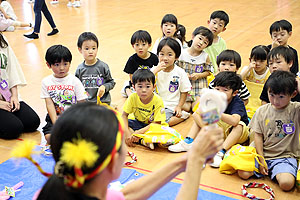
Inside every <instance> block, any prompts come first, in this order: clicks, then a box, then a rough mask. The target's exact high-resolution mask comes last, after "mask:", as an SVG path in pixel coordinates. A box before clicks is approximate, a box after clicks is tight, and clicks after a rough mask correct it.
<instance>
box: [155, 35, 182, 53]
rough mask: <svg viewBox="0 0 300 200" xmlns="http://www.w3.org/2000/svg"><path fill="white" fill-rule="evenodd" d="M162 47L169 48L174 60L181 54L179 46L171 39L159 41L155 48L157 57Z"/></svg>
mask: <svg viewBox="0 0 300 200" xmlns="http://www.w3.org/2000/svg"><path fill="white" fill-rule="evenodd" d="M164 46H169V47H170V48H171V49H172V50H173V51H174V52H175V58H179V56H180V54H181V46H180V44H179V43H178V42H177V41H176V40H175V39H173V38H165V39H162V40H161V41H160V43H159V44H158V47H157V55H159V52H160V51H161V49H162V48H163V47H164Z"/></svg>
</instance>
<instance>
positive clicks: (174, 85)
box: [169, 76, 179, 93]
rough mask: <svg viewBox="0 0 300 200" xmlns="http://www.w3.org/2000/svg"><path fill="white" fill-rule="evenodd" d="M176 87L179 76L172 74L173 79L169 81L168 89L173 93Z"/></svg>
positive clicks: (177, 86)
mask: <svg viewBox="0 0 300 200" xmlns="http://www.w3.org/2000/svg"><path fill="white" fill-rule="evenodd" d="M178 88H179V76H173V80H172V81H170V84H169V91H170V92H172V93H173V92H176V90H178Z"/></svg>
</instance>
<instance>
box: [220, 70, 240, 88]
mask: <svg viewBox="0 0 300 200" xmlns="http://www.w3.org/2000/svg"><path fill="white" fill-rule="evenodd" d="M217 86H220V87H227V88H230V89H232V90H233V92H234V91H236V90H239V89H240V88H241V86H242V79H241V77H240V76H239V75H237V74H236V73H235V72H230V71H224V72H220V73H218V74H217V75H216V77H215V80H214V87H217Z"/></svg>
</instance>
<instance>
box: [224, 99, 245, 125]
mask: <svg viewBox="0 0 300 200" xmlns="http://www.w3.org/2000/svg"><path fill="white" fill-rule="evenodd" d="M224 113H226V114H229V115H233V114H238V115H240V116H241V121H243V122H245V124H246V125H248V123H249V121H248V116H247V112H246V108H245V105H244V102H243V101H242V100H241V99H240V98H239V97H238V96H234V97H233V98H232V100H231V102H230V103H229V104H228V106H227V108H226V110H225V112H224Z"/></svg>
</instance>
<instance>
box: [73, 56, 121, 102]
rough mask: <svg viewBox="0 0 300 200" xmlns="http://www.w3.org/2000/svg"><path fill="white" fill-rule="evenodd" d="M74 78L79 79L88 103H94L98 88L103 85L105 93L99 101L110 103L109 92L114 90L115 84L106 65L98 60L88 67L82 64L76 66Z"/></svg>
mask: <svg viewBox="0 0 300 200" xmlns="http://www.w3.org/2000/svg"><path fill="white" fill-rule="evenodd" d="M75 76H77V77H78V78H79V79H80V81H81V82H82V84H83V86H84V88H85V91H86V92H87V93H88V94H87V95H88V101H90V102H94V103H96V102H97V92H98V88H99V87H100V86H101V85H104V86H105V93H104V95H103V96H102V97H101V99H100V100H101V102H103V103H107V104H110V103H111V97H110V94H109V91H110V90H111V89H113V88H114V86H115V84H116V83H115V81H114V79H113V78H112V77H111V74H110V70H109V67H108V65H107V64H106V63H104V62H102V61H101V60H99V59H98V61H97V62H96V63H95V64H94V65H91V66H88V65H85V64H84V62H83V63H81V64H80V65H78V67H77V69H76V72H75Z"/></svg>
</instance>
